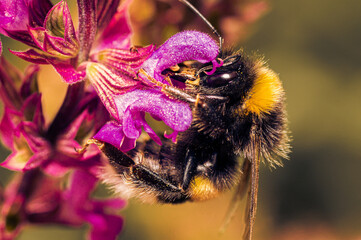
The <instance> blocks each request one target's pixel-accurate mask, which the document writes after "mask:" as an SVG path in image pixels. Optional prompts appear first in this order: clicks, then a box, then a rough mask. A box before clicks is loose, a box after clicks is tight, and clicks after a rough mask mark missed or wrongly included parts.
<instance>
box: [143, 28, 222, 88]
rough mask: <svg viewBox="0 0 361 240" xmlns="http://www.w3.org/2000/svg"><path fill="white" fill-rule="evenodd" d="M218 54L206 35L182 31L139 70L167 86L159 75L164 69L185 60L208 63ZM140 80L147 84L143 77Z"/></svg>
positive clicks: (215, 46) (217, 50)
mask: <svg viewBox="0 0 361 240" xmlns="http://www.w3.org/2000/svg"><path fill="white" fill-rule="evenodd" d="M218 53H219V46H218V44H217V43H216V42H215V41H214V40H213V39H212V38H211V37H210V36H209V35H208V34H206V33H202V32H197V31H184V32H180V33H177V34H175V35H174V36H172V37H171V38H169V39H168V40H167V41H166V42H165V43H163V44H162V45H161V46H160V47H159V49H158V50H156V51H155V52H154V53H153V54H152V56H150V57H149V58H148V59H147V60H146V61H145V62H144V63H143V65H142V66H141V68H142V69H144V70H145V72H147V73H148V74H149V75H150V76H152V77H154V78H155V79H156V80H157V81H159V82H162V83H165V84H169V83H168V82H167V81H166V80H164V77H162V75H161V72H162V71H163V70H164V69H166V68H168V67H171V66H173V65H176V64H178V63H181V62H184V61H187V60H196V61H199V62H202V63H205V62H210V61H212V60H214V59H215V58H216V57H217V55H218ZM140 76H142V75H141V74H140ZM142 79H143V80H144V81H146V82H149V80H147V78H146V77H145V76H142Z"/></svg>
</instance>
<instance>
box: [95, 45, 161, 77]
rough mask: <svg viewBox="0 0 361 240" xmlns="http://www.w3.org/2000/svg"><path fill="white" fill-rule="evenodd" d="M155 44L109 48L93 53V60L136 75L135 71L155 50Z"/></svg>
mask: <svg viewBox="0 0 361 240" xmlns="http://www.w3.org/2000/svg"><path fill="white" fill-rule="evenodd" d="M154 50H155V45H149V46H146V47H142V48H137V49H135V50H133V51H132V50H129V49H114V48H107V49H104V50H101V51H99V52H97V53H96V54H93V55H92V59H93V61H97V62H101V63H103V64H104V65H106V66H108V67H112V68H115V69H117V70H118V71H119V70H122V71H125V72H127V74H129V75H131V76H133V77H134V78H135V77H136V73H135V71H137V70H138V68H139V66H141V65H142V64H143V62H144V61H145V60H146V59H147V58H148V57H149V56H150V55H151V54H152V53H153V52H154Z"/></svg>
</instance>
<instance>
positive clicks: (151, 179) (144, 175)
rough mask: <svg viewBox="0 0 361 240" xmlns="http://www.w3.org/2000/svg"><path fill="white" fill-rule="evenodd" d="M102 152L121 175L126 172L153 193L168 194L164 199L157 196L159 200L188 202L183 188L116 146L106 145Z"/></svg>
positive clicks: (132, 180) (136, 182) (132, 179)
mask: <svg viewBox="0 0 361 240" xmlns="http://www.w3.org/2000/svg"><path fill="white" fill-rule="evenodd" d="M101 150H102V151H103V152H104V154H105V155H106V156H107V157H108V158H109V161H110V163H111V165H112V166H113V167H114V168H115V170H116V171H117V172H118V173H119V174H124V172H126V173H127V175H129V180H130V181H131V182H132V183H134V184H136V185H138V186H140V187H147V188H148V189H152V190H153V192H156V193H160V192H162V193H166V194H163V195H166V196H167V197H166V198H164V199H163V198H160V197H162V195H160V194H156V195H158V196H159V199H158V200H160V201H162V202H171V203H175V202H180V201H185V200H186V198H187V196H186V194H185V192H184V191H183V189H182V188H181V187H179V186H176V185H175V184H174V183H172V182H170V181H169V180H167V179H165V178H163V177H162V176H160V175H159V174H158V173H156V172H155V171H152V170H151V169H149V168H148V167H146V166H144V165H142V164H141V163H136V162H135V161H134V160H133V159H132V158H131V157H129V156H128V155H127V154H125V153H123V152H122V151H120V150H119V149H117V148H115V147H114V146H112V145H110V144H108V143H105V144H104V147H103V148H102V149H101Z"/></svg>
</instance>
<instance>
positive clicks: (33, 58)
mask: <svg viewBox="0 0 361 240" xmlns="http://www.w3.org/2000/svg"><path fill="white" fill-rule="evenodd" d="M9 51H10V52H11V53H12V54H14V55H15V56H17V57H19V58H21V59H23V60H25V61H28V62H31V63H35V64H49V63H48V61H47V60H46V59H47V58H46V57H45V56H44V55H43V54H41V53H39V52H38V51H35V50H34V49H29V50H26V51H25V52H17V51H12V50H9Z"/></svg>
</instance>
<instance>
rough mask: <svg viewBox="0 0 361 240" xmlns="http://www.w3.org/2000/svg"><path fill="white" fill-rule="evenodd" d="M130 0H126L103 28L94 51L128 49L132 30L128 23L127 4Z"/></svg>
mask: <svg viewBox="0 0 361 240" xmlns="http://www.w3.org/2000/svg"><path fill="white" fill-rule="evenodd" d="M130 2H131V1H129V0H127V1H125V2H124V3H122V5H121V6H120V8H119V10H118V11H117V12H116V13H115V14H114V15H113V18H112V19H111V21H110V22H109V24H108V25H107V27H106V28H105V29H104V31H103V32H102V34H101V35H100V37H99V38H98V39H97V41H96V45H97V47H96V48H95V49H96V51H100V50H102V49H105V48H118V49H129V48H130V38H131V35H132V30H131V28H130V25H129V16H128V6H129V4H130Z"/></svg>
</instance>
